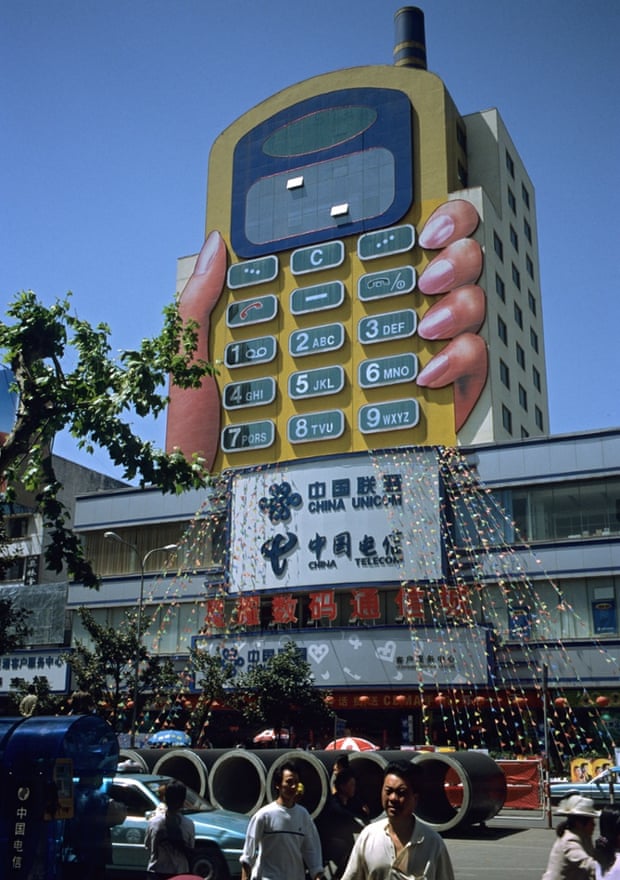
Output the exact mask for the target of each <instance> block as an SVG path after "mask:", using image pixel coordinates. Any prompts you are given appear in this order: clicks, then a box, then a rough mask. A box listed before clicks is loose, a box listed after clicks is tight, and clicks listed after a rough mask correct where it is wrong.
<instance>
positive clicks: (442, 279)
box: [418, 260, 455, 293]
mask: <svg viewBox="0 0 620 880" xmlns="http://www.w3.org/2000/svg"><path fill="white" fill-rule="evenodd" d="M454 279H455V274H454V266H453V264H452V262H451V261H450V260H433V262H432V263H430V264H429V265H428V266H427V267H426V269H425V270H424V272H423V273H422V275H421V276H420V280H419V282H418V287H419V288H420V290H421V291H422V293H445V292H446V291H447V290H450V288H451V287H452V285H453V284H454Z"/></svg>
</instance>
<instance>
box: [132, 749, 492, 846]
mask: <svg viewBox="0 0 620 880" xmlns="http://www.w3.org/2000/svg"><path fill="white" fill-rule="evenodd" d="M343 754H344V755H347V756H348V757H349V761H350V763H351V768H352V770H353V771H354V773H355V776H356V780H357V793H358V795H359V796H360V798H361V799H362V800H363V802H365V803H366V804H368V806H369V809H370V816H371V818H376V817H377V816H379V815H380V814H381V811H382V808H381V796H380V793H381V783H382V779H383V771H384V769H385V767H386V766H387V765H388V763H389V762H390V761H393V760H400V761H402V760H408V761H411V762H412V763H414V764H419V765H420V768H421V769H422V771H423V774H422V778H423V787H422V791H421V793H420V799H419V803H418V809H417V815H418V816H419V817H420V818H421V819H422V820H423V821H425V822H427V823H428V824H429V825H432V826H433V827H434V828H435V829H436V830H437V831H440V832H442V831H452V830H455V829H457V828H462V827H467V826H470V825H475V824H478V823H484V822H486V821H488V820H489V819H492V818H493V817H494V816H496V815H497V813H499V811H500V810H501V809H502V807H503V805H504V802H505V800H506V778H505V776H504V773H503V772H502V770H501V768H500V767H499V766H498V765H497V764H496V763H495V761H493V759H492V758H490V757H489V756H488V755H486V754H485V753H483V752H477V751H462V752H415V751H368V752H349V751H347V752H337V751H302V750H299V749H264V750H260V751H250V750H247V749H186V748H174V749H169V750H160V749H121V751H120V760H131V761H132V762H134V763H135V764H137V765H138V766H140V767H141V768H142V770H143V771H144V772H146V773H150V772H152V773H161V774H164V775H167V776H174V777H176V778H177V779H180V780H181V781H182V782H184V783H185V784H186V785H188V786H190V787H191V788H193V789H194V790H195V791H198V792H199V793H200V794H201V795H203V796H205V797H207V798H208V799H209V800H210V801H211V802H212V803H213V804H214V805H215V806H217V807H219V808H220V809H225V810H233V811H234V812H238V813H245V814H246V815H248V816H251V815H253V814H254V813H255V812H256V811H257V810H258V809H259V808H260V807H261V806H263V804H265V803H267V802H268V801H270V800H272V799H273V798H274V797H275V794H276V792H275V785H274V774H275V772H276V770H277V768H278V767H279V766H281V765H282V764H283V763H284V762H285V761H289V760H294V761H296V762H297V764H298V765H299V767H300V775H301V779H302V781H303V784H304V794H303V799H302V800H301V803H302V804H303V805H304V806H305V807H306V809H307V810H308V811H309V813H310V815H311V816H312V817H313V818H314V819H318V818H319V817H320V815H321V813H322V811H323V809H324V808H325V806H326V804H327V803H328V800H329V796H330V780H331V774H332V769H333V766H334V764H335V762H336V760H337V759H338V758H339V757H340V756H341V755H343Z"/></svg>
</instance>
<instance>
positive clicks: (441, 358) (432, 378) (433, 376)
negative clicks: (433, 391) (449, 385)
mask: <svg viewBox="0 0 620 880" xmlns="http://www.w3.org/2000/svg"><path fill="white" fill-rule="evenodd" d="M449 363H450V359H449V358H448V357H447V355H445V354H438V355H436V356H435V357H434V358H433V359H432V360H431V361H429V362H428V363H427V365H426V366H425V367H424V369H423V370H422V372H421V373H420V374H419V375H418V378H417V379H416V382H417V383H418V385H422V386H423V387H428V386H430V385H433V384H434V383H436V382H438V381H439V380H440V379H441V378H442V376H443V375H444V373H445V372H446V370H447V369H448V366H449Z"/></svg>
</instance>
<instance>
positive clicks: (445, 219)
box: [418, 214, 455, 248]
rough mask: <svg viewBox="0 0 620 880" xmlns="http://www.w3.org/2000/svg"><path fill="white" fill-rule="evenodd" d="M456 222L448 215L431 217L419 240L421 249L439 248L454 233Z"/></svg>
mask: <svg viewBox="0 0 620 880" xmlns="http://www.w3.org/2000/svg"><path fill="white" fill-rule="evenodd" d="M454 228H455V227H454V220H453V219H452V217H449V216H447V215H446V214H438V215H437V216H435V217H431V219H430V220H429V221H428V223H427V224H426V226H425V227H424V229H423V230H422V232H421V233H420V237H419V239H418V241H419V243H420V247H423V248H439V247H443V245H444V244H445V243H446V241H447V240H448V239H449V238H450V236H451V235H452V234H453V233H454Z"/></svg>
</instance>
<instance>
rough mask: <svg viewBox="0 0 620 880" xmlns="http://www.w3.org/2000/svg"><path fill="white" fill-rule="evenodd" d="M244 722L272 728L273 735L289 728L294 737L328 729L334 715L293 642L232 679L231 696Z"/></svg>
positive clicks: (308, 665) (307, 664) (308, 666)
mask: <svg viewBox="0 0 620 880" xmlns="http://www.w3.org/2000/svg"><path fill="white" fill-rule="evenodd" d="M231 699H232V701H233V703H234V705H235V707H236V708H237V709H238V710H239V711H240V712H241V714H242V715H243V717H244V719H245V721H246V722H247V723H248V724H250V725H252V724H263V725H267V726H268V727H273V729H274V730H275V731H276V733H277V732H278V731H280V730H282V728H283V727H288V728H289V729H290V728H291V727H292V728H294V729H295V731H297V733H298V734H299V733H306V732H307V731H308V730H310V729H312V730H317V729H321V728H322V727H326V726H328V725H329V724H330V723H331V721H332V719H333V712H332V710H331V709H329V708H328V706H327V705H326V703H325V695H324V694H323V692H322V691H321V690H320V689H319V688H317V687H316V686H315V684H314V678H313V676H312V671H311V669H310V664H309V663H308V662H307V661H306V660H305V659H304V657H303V656H302V654H301V652H300V650H299V648H298V647H297V645H296V643H295V642H294V641H289V642H287V643H286V645H285V646H284V648H283V649H282V650H281V651H279V652H278V653H277V654H274V655H273V656H271V657H270V658H269V659H268V660H267V661H266V662H265V663H263V664H262V665H260V666H255V667H254V668H252V669H250V670H249V671H248V672H246V673H243V674H242V675H240V676H238V677H237V678H236V679H235V691H234V692H233V695H232V698H231Z"/></svg>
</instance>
